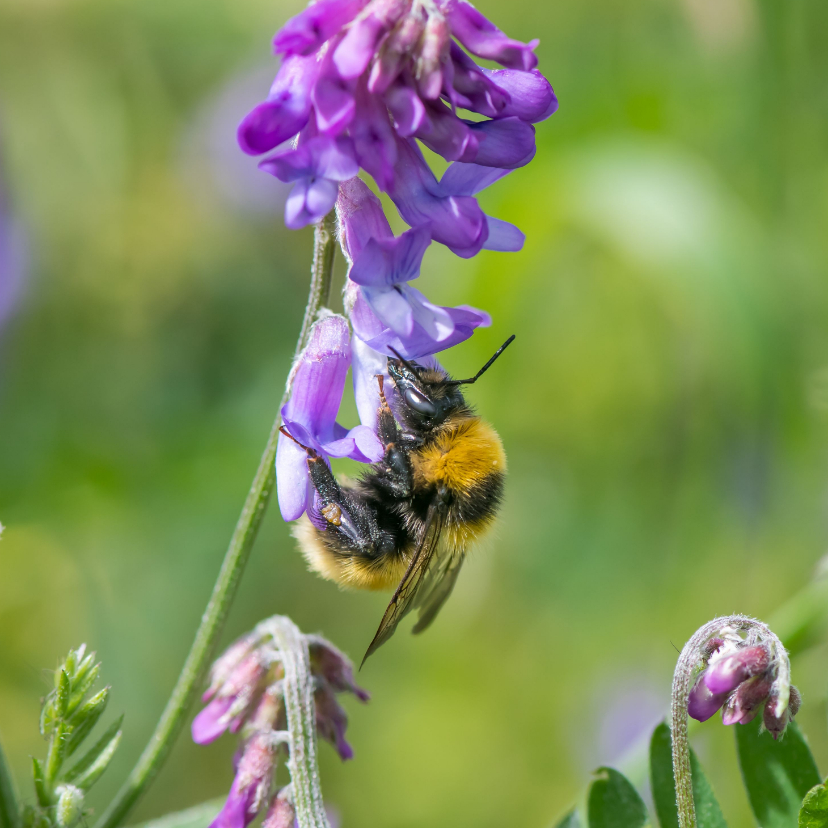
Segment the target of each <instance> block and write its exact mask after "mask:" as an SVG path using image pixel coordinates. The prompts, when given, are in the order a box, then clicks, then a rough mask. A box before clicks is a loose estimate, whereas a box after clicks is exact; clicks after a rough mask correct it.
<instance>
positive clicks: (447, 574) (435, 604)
mask: <svg viewBox="0 0 828 828" xmlns="http://www.w3.org/2000/svg"><path fill="white" fill-rule="evenodd" d="M465 559H466V556H465V555H458V554H454V555H450V556H446V558H445V559H444V560H443V561H440V565H439V569H435V571H434V574H433V575H432V576H431V578H430V581H431V582H430V583H429V584H428V591H427V592H426V594H425V595H424V596H423V598H422V599H421V600H420V601H418V606H419V613H418V616H417V623H416V624H415V625H414V629H413V630H412V631H411V632H413V633H415V634H416V633H421V632H422V631H423V630H425V629H428V627H429V626H431V622H432V621H433V620H434V619H435V618H436V617H437V613H438V612H440V610H441V609H442V607H443V604H445V603H446V601H447V600H448V597H449V595H451V591H452V590H453V589H454V585H455V584H456V583H457V576H458V575H459V574H460V567H461V566H463V561H464V560H465ZM421 594H422V593H421Z"/></svg>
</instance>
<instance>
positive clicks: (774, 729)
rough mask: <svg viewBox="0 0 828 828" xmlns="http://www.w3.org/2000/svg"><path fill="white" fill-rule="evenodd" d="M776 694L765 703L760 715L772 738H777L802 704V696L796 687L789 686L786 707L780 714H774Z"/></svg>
mask: <svg viewBox="0 0 828 828" xmlns="http://www.w3.org/2000/svg"><path fill="white" fill-rule="evenodd" d="M776 702H777V696H776V694H775V693H774V694H772V695H771V696H770V698H769V699H768V701H767V704H765V712H764V713H763V715H762V721H763V723H764V725H765V730H767V731H768V733H770V734H771V736H773V738H774V739H779V737H780V736H782V735H783V734H784V733H785V729H786V728H787V726H788V723H789V722H790V721H791V719H792V718H793V717H794V716H796V714H797V713H798V712H799V708H800V707H801V706H802V696H801V695H800V694H799V690H797V689H796V687H793V686H791V695H790V698H789V700H788V707H787V708H786V710H785V711H784V712H783V713H782V715H781V716H777V715H776V714H775V712H774V711H775V710H776Z"/></svg>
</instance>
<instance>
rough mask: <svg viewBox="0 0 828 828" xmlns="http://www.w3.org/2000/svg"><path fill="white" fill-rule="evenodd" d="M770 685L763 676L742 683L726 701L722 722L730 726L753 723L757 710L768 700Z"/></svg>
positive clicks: (769, 681)
mask: <svg viewBox="0 0 828 828" xmlns="http://www.w3.org/2000/svg"><path fill="white" fill-rule="evenodd" d="M771 684H772V682H771V680H770V679H769V678H766V677H765V676H758V677H757V678H754V679H751V680H749V681H744V682H742V683H741V684H740V685H739V686H738V687H737V688H736V692H735V693H733V694H732V695H731V696H730V698H729V699H728V700H727V704H726V705H725V708H724V710H723V711H722V722H723V723H724V724H726V725H732V724H747V723H748V722H751V721H753V719H754V718H755V716H756V714H757V713H758V712H759V708H760V707H761V706H762V704H763V703H764V702H765V700H766V699H767V698H768V693H770V689H771Z"/></svg>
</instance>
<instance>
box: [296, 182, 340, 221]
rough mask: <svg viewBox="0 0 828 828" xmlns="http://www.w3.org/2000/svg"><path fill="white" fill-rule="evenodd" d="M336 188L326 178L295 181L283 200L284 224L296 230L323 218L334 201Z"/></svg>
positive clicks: (336, 186)
mask: <svg viewBox="0 0 828 828" xmlns="http://www.w3.org/2000/svg"><path fill="white" fill-rule="evenodd" d="M337 189H338V185H337V183H336V182H335V181H329V180H328V179H327V178H318V179H315V180H314V179H310V178H303V179H302V180H301V181H297V182H296V184H295V185H294V186H293V189H292V190H291V191H290V195H289V196H288V197H287V200H286V201H285V224H286V225H287V226H288V227H289V228H290V229H291V230H298V229H299V228H301V227H306V226H307V225H308V224H314V223H315V222H317V221H320V220H321V219H323V218H324V217H325V216H326V215H327V214H328V213H329V212H330V211H331V210H332V209H333V206H334V204H335V203H336V194H337Z"/></svg>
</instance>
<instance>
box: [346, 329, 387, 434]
mask: <svg viewBox="0 0 828 828" xmlns="http://www.w3.org/2000/svg"><path fill="white" fill-rule="evenodd" d="M387 373H388V360H387V357H386V356H385V355H384V354H381V353H379V351H375V350H374V349H373V348H370V347H369V346H368V345H366V344H365V343H364V342H363V341H362V340H361V339H360V338H359V336H355V337H354V338H353V340H352V342H351V376H352V378H353V383H354V398H355V400H356V406H357V411H358V412H359V421H360V422H361V423H362V424H363V425H365V426H368V428H369V429H371V430H375V429H376V427H377V410H378V409H379V384H378V382H377V375H378V374H381V375H387ZM389 387H390V385H389Z"/></svg>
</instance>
